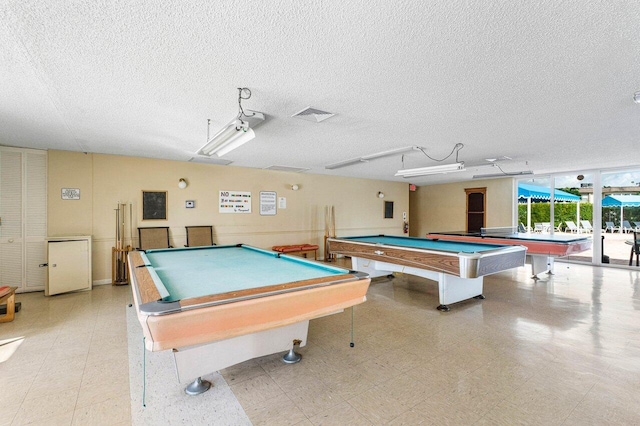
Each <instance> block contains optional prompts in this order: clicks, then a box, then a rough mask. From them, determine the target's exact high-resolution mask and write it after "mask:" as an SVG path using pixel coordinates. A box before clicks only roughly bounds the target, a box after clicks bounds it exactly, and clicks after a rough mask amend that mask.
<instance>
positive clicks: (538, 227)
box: [533, 222, 542, 232]
mask: <svg viewBox="0 0 640 426" xmlns="http://www.w3.org/2000/svg"><path fill="white" fill-rule="evenodd" d="M533 232H542V223H539V222H536V223H534V224H533Z"/></svg>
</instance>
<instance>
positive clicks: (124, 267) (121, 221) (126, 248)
mask: <svg viewBox="0 0 640 426" xmlns="http://www.w3.org/2000/svg"><path fill="white" fill-rule="evenodd" d="M127 209H128V210H129V212H128V213H129V220H128V221H127V219H126V217H127ZM132 210H133V209H132V206H131V204H130V203H118V208H117V209H115V213H116V244H115V247H112V248H111V284H112V285H127V284H129V265H128V262H129V256H128V254H129V252H130V251H132V250H133V249H132V248H131V244H126V236H125V235H126V232H127V228H128V230H129V234H130V235H129V243H131V241H132V240H133V237H132V236H131V232H132V230H131V223H132V222H131V220H132V216H133V211H132ZM127 222H128V223H127ZM127 225H128V227H127Z"/></svg>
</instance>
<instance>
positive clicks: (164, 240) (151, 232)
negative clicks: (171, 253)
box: [138, 226, 171, 250]
mask: <svg viewBox="0 0 640 426" xmlns="http://www.w3.org/2000/svg"><path fill="white" fill-rule="evenodd" d="M138 242H139V247H138V248H139V249H140V250H147V249H160V248H170V247H171V246H170V245H169V227H168V226H158V227H149V228H138Z"/></svg>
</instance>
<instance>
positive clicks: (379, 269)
mask: <svg viewBox="0 0 640 426" xmlns="http://www.w3.org/2000/svg"><path fill="white" fill-rule="evenodd" d="M351 267H352V268H353V269H354V270H356V271H361V272H366V273H367V274H369V276H370V277H371V278H376V277H382V276H385V275H386V276H389V275H393V272H401V273H404V274H410V275H415V276H418V277H422V278H426V279H429V280H433V281H436V282H437V283H438V298H439V301H440V305H438V307H437V309H438V310H439V311H442V312H448V311H450V310H451V308H450V307H449V305H450V304H452V303H458V302H462V301H463V300H467V299H484V298H485V297H484V295H483V294H482V289H483V277H477V278H460V277H456V276H454V275H450V274H446V273H444V272H438V271H430V270H427V269H422V268H414V267H411V266H403V265H398V264H395V263H389V262H381V261H378V260H370V259H365V258H359V257H352V258H351Z"/></svg>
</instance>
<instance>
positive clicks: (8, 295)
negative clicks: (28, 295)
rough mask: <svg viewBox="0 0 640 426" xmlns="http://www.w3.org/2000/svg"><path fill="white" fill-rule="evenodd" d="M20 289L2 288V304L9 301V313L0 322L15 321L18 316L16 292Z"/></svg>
mask: <svg viewBox="0 0 640 426" xmlns="http://www.w3.org/2000/svg"><path fill="white" fill-rule="evenodd" d="M17 289H18V287H7V286H4V287H0V303H2V302H4V301H5V300H6V301H7V313H6V314H5V315H3V316H1V317H0V322H9V321H13V318H14V317H15V314H16V290H17Z"/></svg>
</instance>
